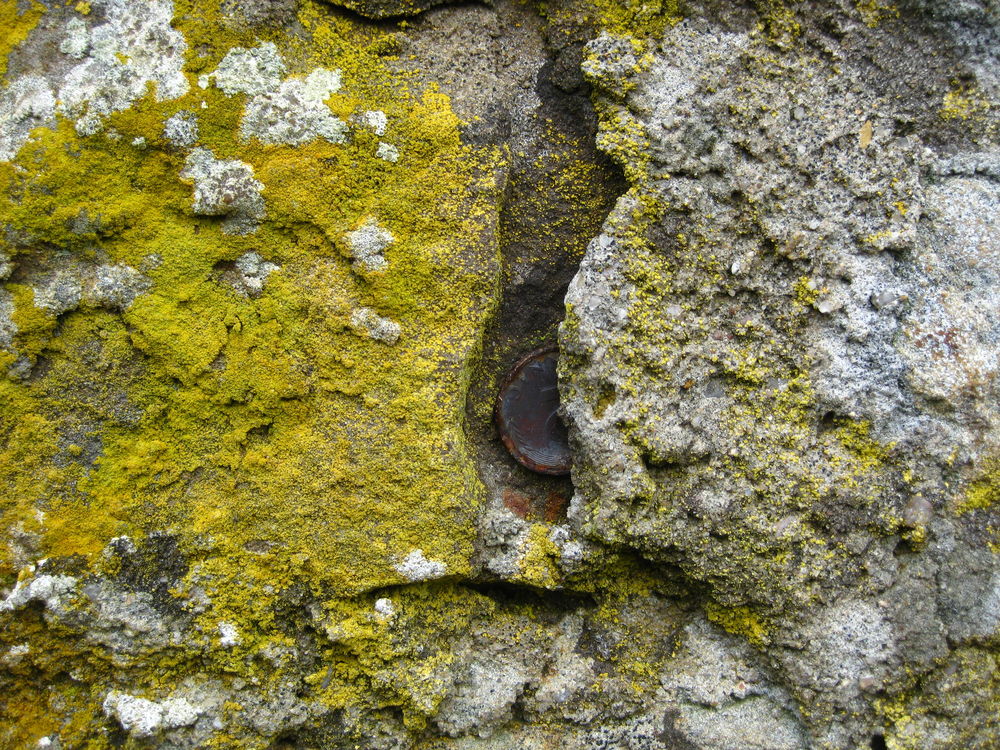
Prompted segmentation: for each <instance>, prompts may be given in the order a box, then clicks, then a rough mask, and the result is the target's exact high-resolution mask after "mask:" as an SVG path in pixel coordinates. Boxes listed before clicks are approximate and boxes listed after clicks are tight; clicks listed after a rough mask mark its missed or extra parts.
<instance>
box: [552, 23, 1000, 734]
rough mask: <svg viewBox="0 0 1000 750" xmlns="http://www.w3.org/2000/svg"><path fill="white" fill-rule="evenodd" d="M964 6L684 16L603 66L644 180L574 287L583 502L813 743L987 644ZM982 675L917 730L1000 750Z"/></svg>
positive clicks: (988, 110) (977, 158) (986, 470)
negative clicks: (709, 620)
mask: <svg viewBox="0 0 1000 750" xmlns="http://www.w3.org/2000/svg"><path fill="white" fill-rule="evenodd" d="M965 12H966V11H965V10H963V12H962V14H961V15H962V17H963V18H964V19H965V22H966V23H969V24H970V25H968V26H966V25H963V24H962V23H959V22H957V21H954V20H950V21H943V20H932V19H931V18H928V17H927V16H921V15H906V16H903V17H901V18H900V19H899V21H892V20H889V19H882V20H881V21H879V22H878V23H876V22H874V21H872V23H871V24H869V25H864V24H861V23H858V22H857V19H854V18H851V15H850V14H849V13H847V12H845V11H844V10H842V9H836V8H827V9H822V10H820V9H813V10H809V11H806V10H803V12H802V13H801V14H797V15H796V23H795V25H794V26H781V25H780V24H778V23H777V22H776V21H774V20H773V19H772V25H771V26H770V27H757V28H746V27H744V26H741V25H740V24H739V23H732V22H729V21H724V20H717V21H712V20H708V19H697V18H692V19H690V20H686V21H683V22H681V23H680V24H678V25H676V26H675V27H673V28H671V29H669V30H668V31H667V32H666V34H665V36H664V37H663V39H661V40H658V41H657V42H656V43H655V44H654V45H653V46H651V47H650V48H649V52H648V53H647V54H646V55H640V54H638V53H637V51H636V48H635V46H634V45H633V44H631V43H629V42H628V41H627V40H622V39H620V38H614V37H611V36H602V37H599V38H597V39H595V40H594V41H593V42H592V43H591V44H590V45H589V46H588V49H587V59H586V62H585V63H584V70H585V72H586V73H587V74H588V76H589V77H590V79H591V80H592V81H593V82H594V84H595V85H596V86H598V87H599V92H600V93H599V96H600V99H599V111H600V113H601V117H602V120H601V127H602V130H601V133H600V134H599V136H598V140H599V143H601V144H603V146H604V147H605V148H607V149H608V150H609V151H610V152H611V153H613V154H615V155H616V156H617V158H618V159H620V160H621V162H622V164H623V166H624V168H625V170H626V174H627V175H628V176H629V180H630V183H631V187H630V189H629V191H628V192H627V193H626V194H625V195H624V196H623V197H622V198H621V199H620V200H619V202H618V205H617V207H616V209H615V211H614V212H613V214H612V215H611V216H610V217H609V219H608V221H607V223H606V224H605V228H604V231H603V233H602V234H601V235H600V236H599V237H597V238H596V239H595V240H593V242H592V243H591V244H590V246H589V248H588V252H587V256H586V257H585V259H584V261H583V263H582V265H581V269H580V272H579V273H578V275H577V277H576V278H575V280H574V282H573V284H572V285H571V288H570V291H569V293H568V294H567V298H566V302H567V312H568V314H567V320H566V322H565V323H564V324H563V326H562V332H561V344H562V346H563V358H562V361H561V368H562V390H563V397H564V408H565V414H566V417H567V419H568V420H569V423H570V426H571V437H572V439H573V440H574V444H575V448H576V453H575V458H576V463H575V467H574V482H575V485H576V490H577V494H576V496H575V497H574V501H573V505H572V507H571V514H570V515H571V519H572V521H573V523H574V526H575V528H576V529H577V530H578V531H579V532H581V533H583V534H584V535H586V536H588V537H590V538H591V539H595V540H601V541H603V542H606V543H613V544H621V545H626V546H629V547H632V548H635V549H638V550H640V551H641V553H642V554H643V555H644V556H645V557H647V558H648V559H651V560H658V561H661V562H663V563H665V564H671V565H679V566H680V567H681V568H682V569H683V570H684V571H685V573H686V574H687V575H688V576H690V578H691V579H693V580H696V581H699V582H701V583H702V584H703V585H704V586H706V587H707V589H708V590H709V592H710V599H711V603H710V604H709V605H708V608H707V611H708V612H709V615H710V616H712V617H713V618H714V619H715V620H716V621H717V622H720V623H722V624H723V625H724V626H725V627H727V628H728V629H730V630H733V631H734V632H743V633H744V634H745V635H746V636H748V637H749V638H750V639H751V641H756V642H757V645H758V647H759V648H761V649H762V650H763V651H764V653H765V654H766V655H767V659H768V661H769V662H770V663H771V664H772V665H773V666H774V668H775V669H776V670H777V673H778V675H779V678H778V680H779V683H780V684H782V685H783V686H784V687H785V688H786V689H788V690H789V691H790V692H791V694H792V695H794V696H795V698H796V700H797V701H798V702H799V704H800V705H802V706H805V705H808V706H809V711H808V713H806V714H805V715H804V716H803V718H804V721H805V723H806V725H807V726H808V727H809V737H810V740H809V741H810V746H816V747H854V746H860V745H863V744H864V743H865V742H866V741H867V740H866V738H867V737H871V736H872V735H873V734H874V733H876V730H877V733H879V734H881V732H882V731H883V730H882V728H881V727H880V725H881V724H883V723H886V724H887V725H888V727H887V729H886V730H885V731H886V732H887V734H886V736H887V737H889V738H896V737H902V736H903V734H904V732H903V726H904V724H906V719H905V718H903V711H904V710H905V706H906V705H907V704H908V703H909V702H910V700H911V699H910V698H909V697H908V695H907V691H909V690H911V689H912V688H913V686H914V684H919V683H920V681H921V680H924V679H932V678H931V677H930V675H931V674H933V671H934V669H935V667H936V665H937V664H939V663H940V661H941V660H948V659H950V658H952V655H953V654H954V653H955V649H960V648H964V647H966V646H967V647H970V648H972V649H973V650H974V651H975V649H977V648H983V647H986V648H987V649H989V648H990V646H988V645H987V644H991V643H992V644H995V642H996V638H997V634H998V633H997V629H996V621H995V618H994V615H993V614H992V612H993V607H992V605H991V604H986V603H985V602H992V600H993V599H995V592H993V590H992V588H991V587H992V586H994V585H995V582H996V580H997V578H996V575H997V572H998V571H1000V567H998V566H1000V560H998V558H997V556H996V553H995V550H996V545H997V539H996V537H995V536H993V537H991V536H990V534H991V533H992V532H989V531H988V529H990V528H994V529H995V528H996V518H997V516H996V514H997V512H998V509H997V508H996V506H995V503H994V502H992V501H990V502H982V501H981V499H982V498H983V497H984V495H983V493H984V492H986V490H985V489H984V488H985V487H986V486H990V487H995V482H996V476H997V475H996V470H997V458H998V455H1000V440H998V436H1000V412H998V411H997V404H998V399H997V397H998V391H1000V379H998V363H1000V356H998V355H1000V314H998V310H1000V298H998V297H997V289H998V281H1000V255H998V253H997V250H998V248H1000V223H997V220H996V217H997V215H998V213H997V209H998V208H1000V184H998V182H997V180H996V177H995V175H994V174H993V172H992V167H991V166H990V165H991V164H993V162H994V160H995V159H996V155H997V153H1000V152H998V147H1000V139H998V136H1000V114H998V110H997V106H996V104H995V102H996V101H997V94H998V91H1000V77H998V75H997V71H998V70H1000V68H998V66H997V62H998V55H1000V46H998V44H997V41H998V36H997V26H996V24H995V21H996V19H995V16H993V15H991V11H990V10H989V8H987V7H983V8H982V9H981V12H980V14H979V15H978V16H975V18H976V20H974V21H971V20H969V18H968V17H966V16H965ZM968 12H970V13H971V12H972V11H971V10H970V11H968ZM831 27H834V28H836V29H837V32H836V33H835V34H833V35H831V34H830V33H829V29H830V28H831ZM959 80H961V81H962V82H963V83H961V84H959V83H957V81H959ZM928 102H932V103H933V104H932V106H928V104H927V103H928ZM990 492H993V490H990ZM990 496H991V497H993V495H990ZM977 498H978V499H977ZM991 549H992V550H994V551H990V550H991ZM970 556H973V558H974V559H976V560H978V561H979V562H978V563H976V564H973V563H972V558H970ZM980 566H982V567H980ZM957 568H961V569H967V570H969V571H970V572H971V571H972V570H979V571H981V572H980V573H979V576H978V577H977V575H970V577H969V578H967V579H966V580H965V582H963V583H958V581H957V579H955V578H954V577H951V576H948V574H946V571H948V570H954V569H957ZM944 576H947V577H946V578H945V577H944ZM987 581H989V582H987ZM956 598H958V599H961V600H964V601H966V602H967V604H966V605H965V606H969V607H971V600H972V599H976V600H977V601H978V602H980V604H979V605H978V608H976V609H975V610H973V609H971V608H970V609H965V610H963V611H964V612H965V613H966V615H965V618H963V620H964V622H965V626H963V628H962V634H961V635H959V634H958V633H956V632H955V631H951V633H950V634H949V632H948V625H947V624H946V620H947V619H951V615H947V614H945V612H947V611H949V610H951V609H952V607H953V606H954V605H953V604H951V602H954V601H955V599H956ZM960 606H962V605H960ZM988 658H990V657H987V659H988ZM991 684H994V685H995V680H993V681H991ZM968 689H969V691H970V698H969V700H970V707H971V708H970V711H969V712H968V713H966V714H962V713H960V712H958V713H954V714H951V715H950V720H949V721H950V723H949V722H945V723H948V724H949V727H948V729H947V730H946V732H945V733H944V734H942V733H941V727H934V728H933V731H932V733H931V736H933V737H935V738H936V740H931V739H925V740H923V741H922V744H925V745H926V744H928V743H929V744H935V741H936V742H944V743H945V744H946V745H947V746H953V744H957V743H959V742H961V741H962V740H960V739H959V738H969V739H973V738H974V739H975V741H977V742H980V743H985V744H983V745H982V746H988V745H989V744H991V743H996V742H997V741H1000V740H998V735H997V734H996V732H997V728H996V726H995V724H994V723H992V722H989V721H987V722H986V723H983V717H982V716H981V715H980V714H979V713H978V711H977V709H976V708H975V706H976V705H977V703H976V698H977V696H978V695H980V694H981V693H982V690H983V687H982V686H981V685H977V686H974V687H973V686H969V687H968ZM989 689H992V688H988V689H987V690H989ZM923 696H924V697H923V698H922V699H921V700H928V697H927V695H926V694H923ZM897 733H898V734H897ZM905 736H906V739H905V740H904V739H899V740H898V741H899V743H900V745H899V746H905V747H908V746H911V744H912V743H917V744H918V745H919V744H921V743H920V742H918V741H917V740H916V739H915V737H917V736H919V731H918V730H916V729H914V728H912V727H911V728H909V729H906V730H905ZM944 736H947V739H946V740H945V739H942V738H943V737H944ZM890 741H895V740H890ZM890 746H895V745H890Z"/></svg>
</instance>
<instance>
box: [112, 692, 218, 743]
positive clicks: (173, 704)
mask: <svg viewBox="0 0 1000 750" xmlns="http://www.w3.org/2000/svg"><path fill="white" fill-rule="evenodd" d="M103 708H104V713H105V715H106V716H108V717H109V718H113V719H115V720H117V721H118V723H119V724H120V725H121V727H122V729H124V730H125V731H126V732H128V733H129V734H132V735H134V736H136V737H150V736H152V735H154V734H157V733H158V732H161V731H163V730H170V729H177V728H179V727H188V726H191V725H192V724H194V723H195V722H196V721H198V717H199V716H200V715H201V714H200V712H199V710H198V708H197V707H196V706H194V705H193V704H191V703H190V702H188V701H187V700H185V699H184V698H167V699H166V700H164V701H162V702H160V703H157V702H155V701H151V700H147V699H145V698H137V697H135V696H133V695H128V694H127V693H120V692H118V691H117V690H112V691H111V692H110V693H108V697H107V698H105V699H104V705H103Z"/></svg>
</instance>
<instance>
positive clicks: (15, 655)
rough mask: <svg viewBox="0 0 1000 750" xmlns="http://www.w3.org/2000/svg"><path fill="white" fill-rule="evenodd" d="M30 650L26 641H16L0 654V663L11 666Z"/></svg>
mask: <svg viewBox="0 0 1000 750" xmlns="http://www.w3.org/2000/svg"><path fill="white" fill-rule="evenodd" d="M30 652H31V647H30V646H29V645H28V644H27V643H17V644H14V645H13V646H11V647H10V648H9V649H7V653H5V654H3V655H2V656H0V664H4V665H6V666H13V665H14V664H17V663H18V662H20V661H21V660H22V659H24V657H25V656H27V655H28V654H29V653H30Z"/></svg>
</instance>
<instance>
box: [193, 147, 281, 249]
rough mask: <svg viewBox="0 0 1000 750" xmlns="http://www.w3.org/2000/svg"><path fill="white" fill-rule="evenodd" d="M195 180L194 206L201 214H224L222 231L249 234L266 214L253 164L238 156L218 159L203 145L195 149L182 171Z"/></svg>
mask: <svg viewBox="0 0 1000 750" xmlns="http://www.w3.org/2000/svg"><path fill="white" fill-rule="evenodd" d="M180 176H181V179H185V180H192V181H193V182H194V202H193V204H192V209H193V210H194V212H195V214H197V215H199V216H223V217H225V219H224V221H223V222H222V231H224V232H227V233H229V234H249V233H250V232H253V231H254V230H256V229H257V225H258V224H259V221H260V219H262V218H263V217H264V198H263V196H262V195H261V193H262V191H263V190H264V185H263V184H262V183H261V182H259V181H258V180H256V179H255V178H254V176H253V167H251V166H250V165H249V164H246V163H244V162H242V161H238V160H236V159H228V160H223V159H216V158H215V155H214V154H213V153H212V152H211V151H209V150H207V149H203V148H197V149H195V150H194V151H192V152H191V153H190V154H189V155H188V158H187V161H186V162H185V165H184V169H183V170H182V171H181V173H180Z"/></svg>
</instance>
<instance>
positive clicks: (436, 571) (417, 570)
mask: <svg viewBox="0 0 1000 750" xmlns="http://www.w3.org/2000/svg"><path fill="white" fill-rule="evenodd" d="M394 567H395V569H396V572H397V573H399V574H400V575H401V576H403V578H405V579H406V580H407V581H411V582H412V581H428V580H430V579H432V578H440V577H441V576H443V575H444V574H445V571H446V570H447V566H446V565H445V564H444V563H443V562H440V561H438V560H429V559H428V558H426V557H424V551H423V550H422V549H415V550H413V551H412V552H410V554H408V555H407V556H406V557H404V558H403V559H402V560H400V561H399V562H398V563H396V565H395V566H394Z"/></svg>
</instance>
